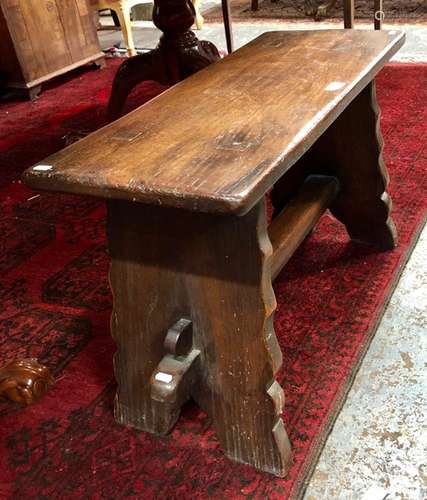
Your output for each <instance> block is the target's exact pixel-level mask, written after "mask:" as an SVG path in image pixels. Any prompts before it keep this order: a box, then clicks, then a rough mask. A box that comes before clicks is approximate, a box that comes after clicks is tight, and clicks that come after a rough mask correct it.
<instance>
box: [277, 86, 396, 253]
mask: <svg viewBox="0 0 427 500" xmlns="http://www.w3.org/2000/svg"><path fill="white" fill-rule="evenodd" d="M379 118H380V111H379V107H378V104H377V99H376V94H375V82H371V83H370V84H369V85H367V87H365V89H364V90H363V91H362V92H361V93H360V94H359V95H358V96H357V97H356V98H355V99H354V100H353V101H352V102H351V104H350V105H349V106H348V107H347V108H346V109H345V110H344V111H343V113H342V114H341V115H340V116H339V117H338V118H337V119H336V120H335V122H334V123H333V124H332V125H331V126H330V127H329V128H328V130H327V131H326V132H325V133H324V134H323V135H322V136H321V137H320V138H319V139H318V140H317V142H316V143H315V144H314V145H313V146H312V147H311V148H310V150H309V151H308V152H307V153H306V154H305V155H304V156H303V157H302V158H301V159H300V160H299V161H298V162H297V163H296V164H295V165H294V166H293V167H292V169H291V170H290V171H289V174H287V175H291V172H292V171H293V170H294V173H292V175H293V176H294V177H298V176H301V177H304V176H306V175H308V174H310V173H322V174H327V175H333V176H336V177H337V178H338V179H339V182H340V193H339V195H338V197H337V198H336V201H335V203H334V204H333V205H332V207H331V211H332V213H333V214H334V215H335V217H336V218H337V219H338V220H340V221H341V222H342V223H343V224H345V226H346V228H347V231H348V234H349V236H350V237H351V238H352V239H355V240H359V241H362V242H366V243H369V244H372V245H374V246H376V247H378V248H379V249H380V250H389V249H393V248H394V247H395V246H396V244H397V233H396V228H395V226H394V223H393V220H392V219H391V217H390V211H391V199H390V197H389V195H388V193H387V192H386V188H387V185H388V181H389V179H388V174H387V170H386V167H385V165H384V162H383V158H382V148H383V140H382V136H381V132H380V120H379ZM286 177H287V176H286V175H285V177H284V178H283V180H282V179H281V180H279V182H278V183H277V184H276V186H275V188H274V190H273V200H274V203H275V206H276V209H279V208H280V200H281V199H286V194H287V187H286V184H287V182H286Z"/></svg>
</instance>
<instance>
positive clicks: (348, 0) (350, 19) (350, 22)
mask: <svg viewBox="0 0 427 500" xmlns="http://www.w3.org/2000/svg"><path fill="white" fill-rule="evenodd" d="M344 28H346V29H352V28H354V0H344Z"/></svg>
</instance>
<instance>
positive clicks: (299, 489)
mask: <svg viewBox="0 0 427 500" xmlns="http://www.w3.org/2000/svg"><path fill="white" fill-rule="evenodd" d="M426 226H427V214H424V217H423V219H421V221H420V223H419V226H418V227H417V228H416V230H415V231H414V234H413V235H412V238H411V241H410V243H409V245H408V248H407V251H406V252H404V253H403V254H402V255H401V257H400V259H399V262H398V265H397V272H396V274H395V276H394V277H393V279H392V280H391V282H390V284H389V286H388V289H387V291H386V293H385V294H384V297H385V300H384V302H383V304H382V305H381V307H380V308H379V309H378V312H377V318H376V320H375V321H374V322H373V324H372V326H371V328H370V331H369V333H368V334H367V339H366V341H365V342H364V344H363V345H362V346H361V348H360V349H359V354H358V359H357V362H356V363H355V364H354V365H353V368H352V369H351V371H350V373H349V375H348V376H347V379H346V381H345V382H344V383H343V387H342V389H341V390H340V392H339V394H338V395H337V397H336V399H335V403H334V406H333V409H332V411H331V414H330V415H329V416H328V418H327V422H326V424H325V427H324V430H323V431H322V432H321V433H320V434H319V436H318V438H317V439H316V440H315V441H314V442H313V443H312V445H311V449H312V450H313V451H312V454H311V456H310V457H309V458H308V460H307V462H308V463H307V465H305V466H304V468H303V472H302V474H301V479H300V480H297V481H295V483H294V484H295V486H294V488H292V490H294V492H292V490H291V491H290V493H289V497H288V499H289V500H302V499H303V498H304V495H305V493H306V491H307V488H308V486H309V484H310V481H311V478H312V476H313V474H314V471H315V469H316V467H317V464H318V463H319V460H320V456H321V454H322V452H323V449H324V448H325V445H326V442H327V440H328V438H329V435H330V434H331V432H332V431H333V429H334V426H335V423H336V421H337V419H338V416H339V414H340V413H341V410H342V409H343V407H344V403H345V402H346V400H347V397H348V395H349V393H350V390H351V388H352V387H353V384H354V380H355V378H356V376H357V374H358V372H359V370H360V368H361V366H362V363H363V360H364V359H365V356H366V354H367V352H368V349H369V347H370V345H371V343H372V341H373V339H374V337H375V335H376V333H377V330H378V327H379V324H380V322H381V320H382V318H383V316H384V313H385V311H386V309H387V306H388V305H389V303H390V300H391V298H392V296H393V292H394V291H395V289H396V287H397V285H398V283H399V280H400V278H401V276H402V274H403V271H404V270H405V269H406V265H407V263H408V261H409V259H410V257H411V255H412V253H413V251H414V249H415V247H416V245H417V243H418V240H419V239H420V236H421V233H422V232H423V230H424V228H425V227H426Z"/></svg>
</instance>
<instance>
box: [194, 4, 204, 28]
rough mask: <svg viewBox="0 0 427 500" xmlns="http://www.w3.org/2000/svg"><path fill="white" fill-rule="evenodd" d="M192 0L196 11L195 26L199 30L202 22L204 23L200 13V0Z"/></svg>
mask: <svg viewBox="0 0 427 500" xmlns="http://www.w3.org/2000/svg"><path fill="white" fill-rule="evenodd" d="M192 2H193V7H194V10H195V12H196V26H197V29H198V30H201V29H202V28H203V24H204V23H205V20H204V19H203V16H202V14H201V13H200V2H201V0H192Z"/></svg>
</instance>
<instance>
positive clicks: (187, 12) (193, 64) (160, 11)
mask: <svg viewBox="0 0 427 500" xmlns="http://www.w3.org/2000/svg"><path fill="white" fill-rule="evenodd" d="M194 18H195V11H194V8H193V5H192V4H191V2H190V0H172V1H169V2H159V1H158V0H155V2H154V9H153V22H154V24H155V26H156V27H157V28H159V29H160V30H161V31H162V32H163V35H162V36H161V38H160V42H159V45H158V47H157V48H156V49H154V50H152V51H150V52H147V53H146V54H141V55H137V56H134V57H132V58H130V59H128V60H126V61H125V62H124V63H123V64H122V65H121V66H120V68H119V70H118V71H117V74H116V76H115V78H114V82H113V86H112V89H111V95H110V101H109V103H108V115H109V118H110V120H115V119H117V118H119V116H120V114H121V112H122V109H123V106H124V103H125V101H126V98H127V96H128V95H129V93H130V91H131V90H132V89H133V88H134V87H135V86H136V85H137V84H138V83H141V82H143V81H147V80H153V81H156V82H159V83H161V84H164V85H174V84H175V83H178V82H179V81H181V80H183V79H185V78H187V77H188V76H190V75H192V74H193V73H195V72H196V71H199V70H201V69H203V68H204V67H206V66H208V65H209V64H211V63H212V62H214V61H216V60H218V59H220V55H219V52H218V50H217V48H216V47H215V45H214V44H213V43H211V42H207V41H199V40H198V39H197V37H196V35H195V34H194V33H193V32H192V31H190V28H191V26H192V25H193V22H194Z"/></svg>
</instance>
